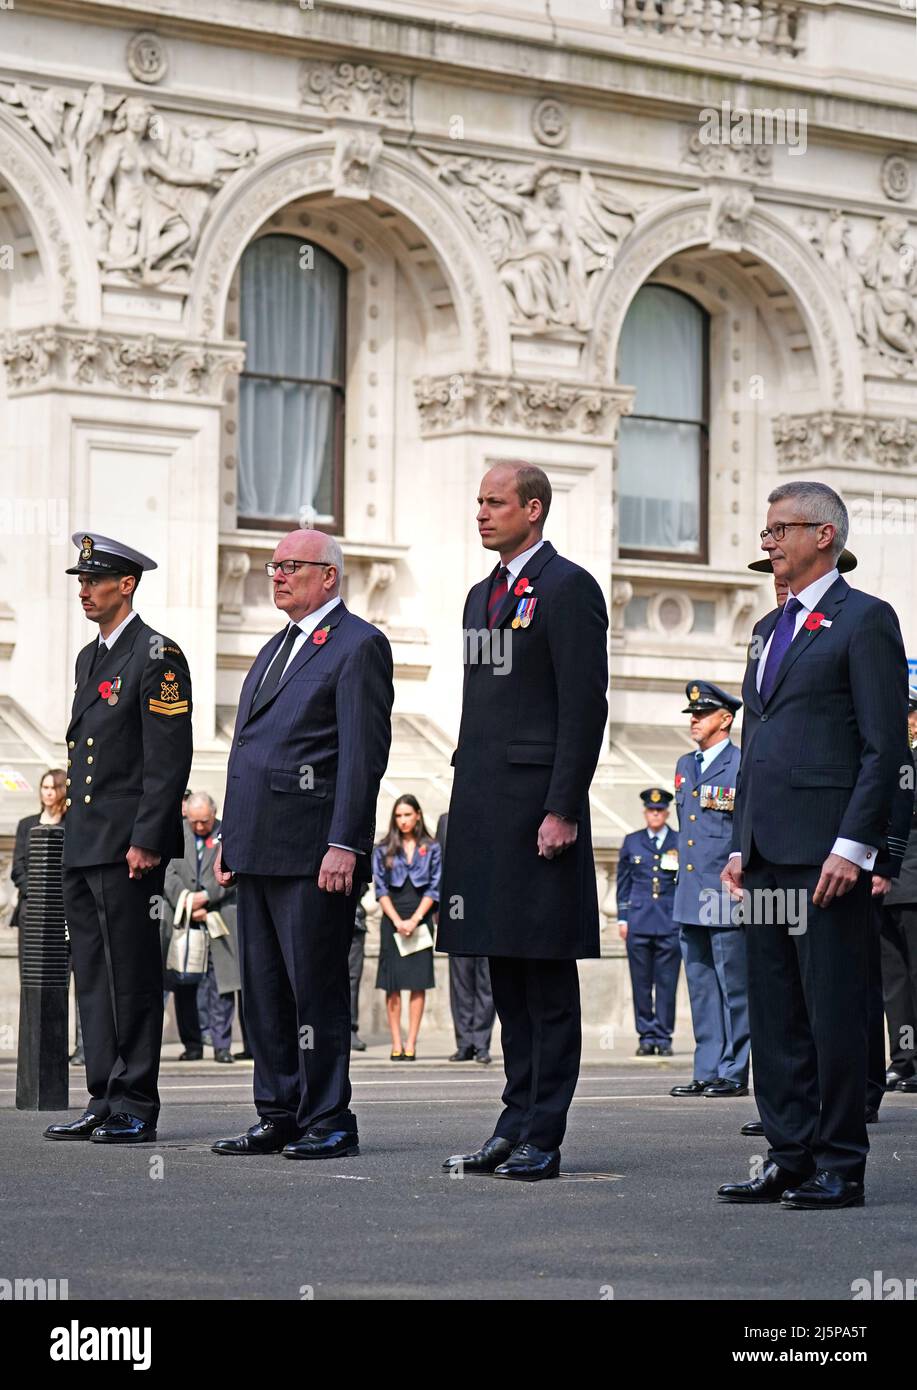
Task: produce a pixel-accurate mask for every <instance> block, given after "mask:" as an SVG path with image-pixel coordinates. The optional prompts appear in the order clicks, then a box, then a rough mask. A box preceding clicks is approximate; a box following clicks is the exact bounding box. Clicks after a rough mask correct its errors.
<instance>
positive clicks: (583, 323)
mask: <svg viewBox="0 0 917 1390" xmlns="http://www.w3.org/2000/svg"><path fill="white" fill-rule="evenodd" d="M422 153H423V155H424V157H425V158H426V159H427V160H429V162H430V163H431V164H433V166H434V168H435V170H436V173H437V176H438V177H439V178H440V179H441V180H442V182H443V183H444V184H446V185H447V186H448V187H449V188H451V189H452V190H453V191H454V192H455V194H456V196H457V197H458V200H459V202H460V203H461V205H462V207H463V208H464V210H465V212H466V213H467V214H468V216H469V217H470V218H471V220H472V222H473V223H474V225H475V227H476V228H477V230H478V232H479V233H480V235H481V237H482V238H483V241H484V244H485V246H486V248H487V251H488V254H489V255H490V257H491V259H492V260H493V261H494V263H495V265H496V266H497V271H498V274H499V276H500V280H501V282H502V284H503V287H504V289H505V290H506V294H507V297H508V300H509V306H510V314H511V318H512V321H513V323H515V324H520V325H525V326H526V327H528V328H531V329H533V330H534V331H536V332H545V331H550V330H552V329H556V328H573V329H577V330H579V331H581V332H586V331H588V329H590V328H591V327H592V322H593V313H594V300H595V287H596V281H597V272H599V271H601V270H605V269H607V268H609V267H610V266H611V265H612V264H613V263H614V257H615V254H616V251H617V248H618V245H619V243H620V241H621V239H622V238H623V237H624V236H625V235H626V234H627V232H628V231H629V230H630V227H631V225H632V222H633V218H634V212H635V210H634V208H633V206H632V204H630V203H629V202H628V201H627V200H626V199H624V198H621V197H620V196H619V195H617V194H615V193H612V192H610V191H609V190H607V189H604V188H599V187H598V186H597V184H596V183H595V181H594V179H593V178H592V175H591V174H590V173H589V171H588V170H583V171H582V172H581V173H580V175H579V177H578V179H576V180H571V179H569V178H568V177H566V176H565V171H564V170H561V169H559V168H554V167H552V166H551V165H549V164H545V163H538V164H532V165H524V166H520V165H517V164H508V163H505V162H499V161H495V160H489V159H476V158H472V157H467V156H461V157H458V158H456V157H446V156H442V155H439V154H436V153H434V152H432V151H422Z"/></svg>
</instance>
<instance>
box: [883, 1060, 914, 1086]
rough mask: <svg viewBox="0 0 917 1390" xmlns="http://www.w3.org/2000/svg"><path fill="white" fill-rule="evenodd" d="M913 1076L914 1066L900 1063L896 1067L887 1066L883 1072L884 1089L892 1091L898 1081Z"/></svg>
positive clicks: (907, 1079) (909, 1078)
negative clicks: (886, 1069)
mask: <svg viewBox="0 0 917 1390" xmlns="http://www.w3.org/2000/svg"><path fill="white" fill-rule="evenodd" d="M913 1077H914V1068H913V1067H912V1066H907V1065H906V1064H905V1063H902V1064H901V1065H900V1066H897V1067H889V1069H888V1071H887V1072H886V1073H885V1089H886V1091H894V1090H895V1089H896V1087H897V1085H898V1083H899V1081H910V1080H911V1079H912V1078H913Z"/></svg>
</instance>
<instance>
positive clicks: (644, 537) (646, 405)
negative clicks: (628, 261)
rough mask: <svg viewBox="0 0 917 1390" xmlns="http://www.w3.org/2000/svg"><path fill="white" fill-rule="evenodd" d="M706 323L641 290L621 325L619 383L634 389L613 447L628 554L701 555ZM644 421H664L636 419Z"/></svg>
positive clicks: (674, 297)
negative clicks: (630, 409) (658, 417)
mask: <svg viewBox="0 0 917 1390" xmlns="http://www.w3.org/2000/svg"><path fill="white" fill-rule="evenodd" d="M705 319H706V316H705V314H704V311H703V310H702V309H701V308H700V306H699V305H698V304H695V303H694V302H693V301H692V300H690V299H688V298H687V297H686V296H685V295H683V294H679V293H678V291H676V290H670V289H667V288H666V287H665V286H663V285H646V286H644V288H643V289H642V290H639V291H638V293H637V295H636V296H635V298H634V302H633V304H632V305H631V307H630V309H629V310H628V313H627V317H626V319H625V321H624V326H623V329H622V331H621V345H620V350H619V355H618V380H619V381H621V382H622V383H624V384H626V385H628V386H634V387H635V388H636V396H635V399H634V413H633V415H631V416H625V417H624V418H623V419H622V421H621V428H620V442H619V447H618V498H619V511H618V525H619V542H620V545H621V546H622V547H624V548H625V549H635V550H637V549H640V550H671V551H674V552H678V553H682V554H696V553H697V552H698V551H699V550H700V548H701V534H700V522H701V495H700V494H701V450H702V444H703V438H702V429H701V426H702V424H703V423H704V369H705V362H704V352H705ZM648 415H649V416H651V415H661V416H665V417H667V419H666V420H650V419H643V418H641V417H642V416H648Z"/></svg>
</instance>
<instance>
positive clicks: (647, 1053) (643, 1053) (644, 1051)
mask: <svg viewBox="0 0 917 1390" xmlns="http://www.w3.org/2000/svg"><path fill="white" fill-rule="evenodd" d="M634 1055H635V1056H636V1057H655V1055H656V1048H655V1047H654V1045H653V1044H652V1043H641V1044H640V1046H639V1047H638V1048H637V1051H636V1053H635V1054H634Z"/></svg>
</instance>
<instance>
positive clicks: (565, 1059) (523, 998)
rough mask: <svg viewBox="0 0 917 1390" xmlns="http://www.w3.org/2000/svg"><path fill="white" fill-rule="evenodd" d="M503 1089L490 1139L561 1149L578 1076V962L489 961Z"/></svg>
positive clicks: (499, 959) (579, 1024) (509, 958)
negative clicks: (500, 1053) (504, 1078)
mask: <svg viewBox="0 0 917 1390" xmlns="http://www.w3.org/2000/svg"><path fill="white" fill-rule="evenodd" d="M490 982H491V986H492V989H493V996H494V1004H495V1005H496V1010H497V1014H498V1015H499V1018H500V1026H501V1030H502V1045H503V1067H504V1070H505V1072H506V1086H505V1088H504V1091H503V1105H504V1107H505V1108H504V1110H503V1113H502V1114H501V1116H500V1118H499V1120H498V1121H497V1126H496V1129H495V1130H494V1134H495V1135H497V1136H499V1137H500V1138H501V1139H509V1140H510V1141H511V1142H512V1143H514V1144H534V1145H535V1147H536V1148H538V1149H558V1148H560V1145H561V1142H562V1141H563V1137H564V1132H565V1130H566V1127H567V1111H568V1110H569V1108H570V1102H571V1101H572V1100H573V1092H574V1091H575V1090H576V1082H577V1079H578V1077H579V1062H580V1051H581V1049H582V1028H581V1023H580V997H579V974H578V972H577V968H576V961H575V960H517V959H515V958H511V957H507V956H491V957H490Z"/></svg>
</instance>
